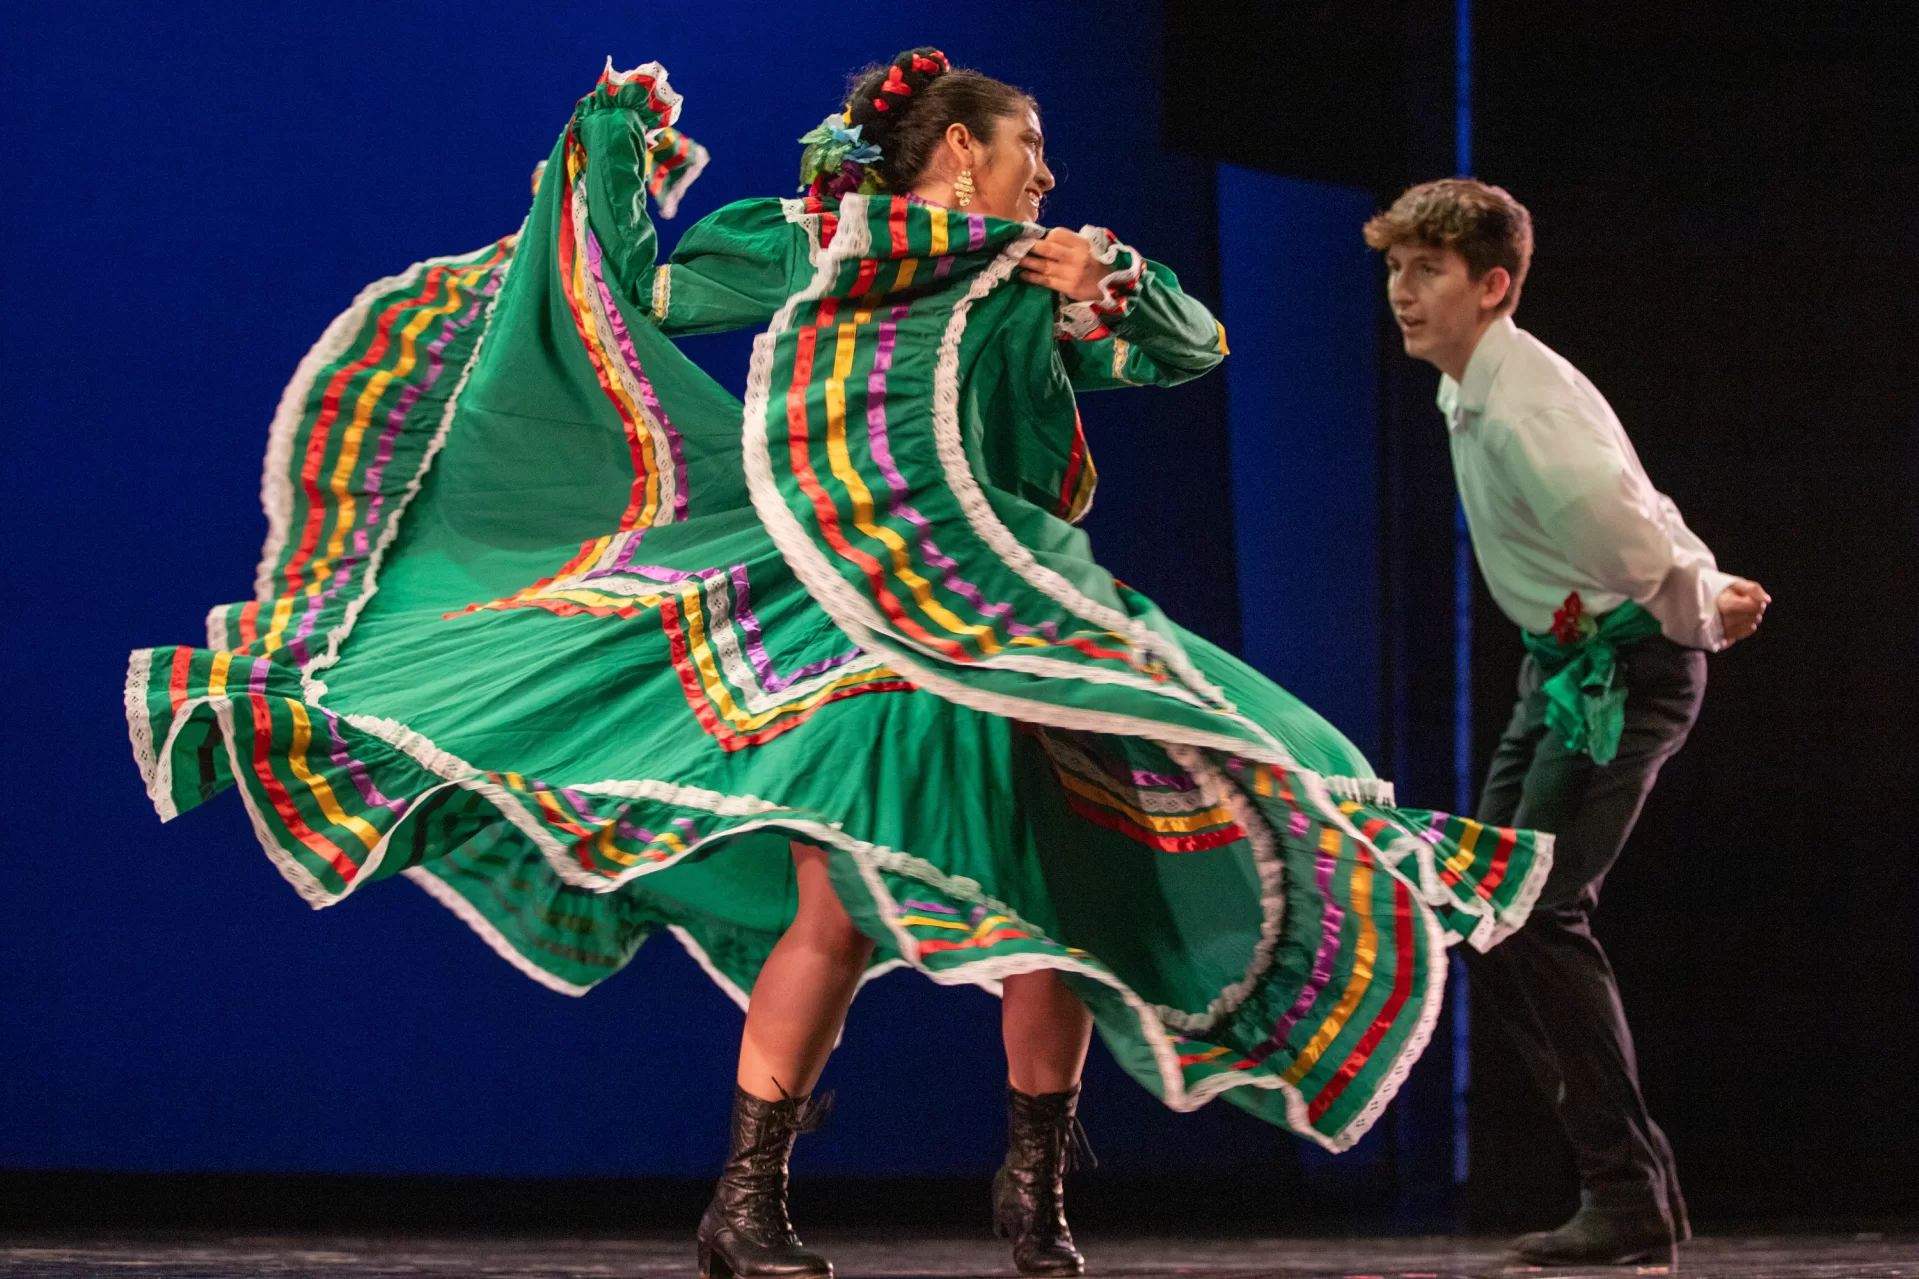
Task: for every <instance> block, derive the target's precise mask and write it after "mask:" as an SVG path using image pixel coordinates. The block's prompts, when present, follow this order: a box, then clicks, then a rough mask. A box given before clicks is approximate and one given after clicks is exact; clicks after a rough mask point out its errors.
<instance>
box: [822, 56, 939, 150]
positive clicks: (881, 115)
mask: <svg viewBox="0 0 1919 1279" xmlns="http://www.w3.org/2000/svg"><path fill="white" fill-rule="evenodd" d="M952 69H953V65H952V63H950V62H948V61H947V60H946V55H945V54H943V53H941V52H940V51H939V50H938V49H934V48H931V47H927V48H919V49H908V50H907V51H906V52H905V53H902V54H900V56H899V57H897V58H894V59H893V61H892V64H891V65H890V66H885V67H872V68H870V69H868V70H867V72H866V73H865V74H864V75H862V76H861V77H860V78H859V82H858V83H857V84H855V85H854V86H853V96H852V99H851V100H850V101H849V102H848V103H847V104H846V112H847V115H848V117H849V119H850V123H853V124H857V125H860V126H862V127H863V129H864V134H863V136H865V137H866V138H868V139H870V140H872V141H874V142H877V143H878V144H879V145H880V146H881V147H884V146H885V145H886V142H885V139H886V137H887V136H888V135H889V134H891V133H892V132H893V131H894V130H895V129H896V128H897V127H898V125H899V123H900V121H901V120H902V119H904V118H905V116H906V115H907V113H908V112H910V111H911V110H912V109H913V108H914V107H915V106H917V105H918V104H919V102H920V100H921V99H923V98H924V97H925V95H926V89H927V86H929V85H931V84H932V83H933V82H934V81H935V80H937V79H939V78H940V77H941V76H943V75H945V74H946V73H947V72H948V71H951V70H952Z"/></svg>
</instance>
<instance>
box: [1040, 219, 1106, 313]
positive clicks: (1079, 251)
mask: <svg viewBox="0 0 1919 1279" xmlns="http://www.w3.org/2000/svg"><path fill="white" fill-rule="evenodd" d="M1109 270H1110V268H1109V267H1108V266H1107V265H1106V264H1105V263H1104V262H1101V261H1100V260H1099V259H1098V258H1096V257H1094V256H1093V246H1092V245H1090V244H1088V243H1087V242H1086V237H1085V236H1083V235H1080V234H1079V233H1078V232H1075V231H1068V230H1067V229H1066V228H1064V227H1054V228H1053V229H1052V230H1051V231H1048V232H1047V233H1046V237H1045V238H1044V239H1041V240H1035V241H1033V247H1032V248H1031V249H1029V250H1027V253H1026V256H1025V257H1024V258H1022V259H1020V264H1019V273H1020V278H1021V279H1023V280H1025V281H1026V282H1027V283H1028V284H1037V285H1039V286H1040V287H1042V288H1047V289H1051V290H1053V292H1055V293H1063V294H1065V295H1066V296H1067V297H1069V298H1071V299H1072V300H1073V301H1075V302H1096V301H1098V300H1099V296H1100V287H1099V282H1100V281H1101V280H1103V279H1105V278H1106V275H1107V272H1108V271H1109Z"/></svg>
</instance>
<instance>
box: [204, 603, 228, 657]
mask: <svg viewBox="0 0 1919 1279" xmlns="http://www.w3.org/2000/svg"><path fill="white" fill-rule="evenodd" d="M228 607H229V606H228V605H226V604H215V605H214V606H213V607H212V608H210V609H208V610H207V647H208V648H210V649H212V650H213V651H214V652H216V653H217V652H219V651H221V650H222V649H224V648H226V647H227V608H228Z"/></svg>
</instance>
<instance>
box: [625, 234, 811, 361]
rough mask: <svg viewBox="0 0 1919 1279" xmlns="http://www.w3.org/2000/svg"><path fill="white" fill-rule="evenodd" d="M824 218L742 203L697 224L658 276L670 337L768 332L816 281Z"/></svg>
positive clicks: (657, 311)
mask: <svg viewBox="0 0 1919 1279" xmlns="http://www.w3.org/2000/svg"><path fill="white" fill-rule="evenodd" d="M818 256H819V215H818V214H809V213H807V212H806V210H805V206H804V202H803V201H800V200H741V201H740V202H738V203H737V204H729V205H727V206H726V207H725V208H723V209H719V210H716V211H715V212H713V213H711V214H709V215H708V216H706V217H704V218H702V219H701V220H700V221H699V222H697V223H695V224H694V225H693V226H692V227H691V228H689V229H688V230H687V232H686V235H685V236H684V237H683V238H682V239H681V240H680V243H679V247H678V248H676V249H674V251H673V256H672V259H671V260H670V261H669V262H668V263H667V264H666V265H665V266H662V267H661V268H660V269H659V271H658V273H657V274H656V275H655V276H654V277H653V283H652V297H651V298H650V300H649V310H648V313H649V314H650V315H651V316H652V317H653V322H654V323H655V324H657V325H659V326H660V330H661V332H663V333H665V334H666V335H667V336H668V337H681V336H688V335H692V334H696V333H723V332H726V331H727V330H729V329H746V328H764V327H765V326H766V323H767V321H769V320H771V319H772V318H773V314H774V312H776V311H778V310H779V309H780V307H781V306H782V305H784V304H785V302H786V299H787V298H789V297H791V296H792V295H793V293H794V292H795V291H796V290H797V289H799V288H800V287H801V286H802V285H803V284H804V283H805V282H806V279H807V278H808V277H809V276H810V275H811V274H812V270H813V266H812V264H813V262H814V260H815V259H816V258H817V257H818Z"/></svg>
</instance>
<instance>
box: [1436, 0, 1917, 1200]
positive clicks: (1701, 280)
mask: <svg viewBox="0 0 1919 1279" xmlns="http://www.w3.org/2000/svg"><path fill="white" fill-rule="evenodd" d="M1475 10H1476V12H1475V21H1474V37H1475V45H1476V49H1475V58H1474V78H1473V108H1474V118H1475V125H1476V134H1477V137H1476V145H1475V160H1476V168H1477V170H1478V176H1480V177H1482V178H1485V179H1486V180H1488V181H1493V182H1497V183H1500V184H1501V185H1504V186H1506V187H1508V188H1509V189H1511V190H1512V192H1513V193H1514V194H1515V195H1516V196H1518V197H1519V199H1520V200H1522V201H1523V202H1524V203H1526V204H1527V205H1528V206H1529V207H1530V208H1531V210H1532V212H1533V215H1534V218H1535V220H1536V223H1537V236H1538V254H1537V259H1536V261H1535V264H1534V268H1533V272H1532V277H1531V279H1530V281H1529V282H1528V283H1527V286H1526V290H1525V296H1524V299H1523V301H1522V304H1521V306H1520V310H1519V313H1518V315H1517V317H1516V318H1517V319H1518V322H1519V323H1520V325H1521V326H1522V327H1524V328H1526V329H1529V330H1530V331H1532V332H1533V333H1535V334H1537V335H1538V336H1539V337H1540V338H1541V339H1543V340H1544V341H1545V342H1546V343H1547V344H1548V345H1550V346H1552V347H1553V348H1554V349H1555V350H1557V351H1559V352H1560V353H1561V354H1562V355H1564V356H1566V357H1567V358H1568V359H1570V360H1571V361H1572V362H1573V363H1574V364H1576V365H1577V366H1578V367H1579V368H1580V369H1582V370H1583V371H1584V372H1585V373H1586V374H1587V376H1589V377H1590V378H1592V379H1593V381H1594V382H1595V383H1597V384H1598V386H1599V388H1600V390H1601V391H1602V392H1603V393H1604V394H1605V395H1606V397H1607V398H1608V399H1609V400H1610V401H1611V402H1612V405H1613V407H1614V408H1615V409H1616V410H1617V411H1618V413H1619V416H1620V418H1621V419H1622V421H1623V422H1624V423H1625V425H1626V429H1627V431H1628V432H1629V433H1630V434H1631V436H1632V438H1633V441H1634V443H1635V444H1636V445H1637V447H1638V450H1639V453H1640V456H1641V458H1642V459H1643V460H1644V462H1645V464H1646V466H1647V468H1648V470H1649V471H1650V472H1651V474H1652V477H1653V480H1654V482H1655V483H1656V484H1658V485H1659V486H1660V487H1661V488H1662V489H1663V490H1664V491H1665V492H1666V493H1668V494H1670V495H1671V496H1672V497H1673V498H1674V499H1675V500H1676V501H1677V502H1678V504H1679V506H1680V509H1681V510H1682V511H1684V512H1685V515H1686V518H1687V521H1688V523H1689V524H1691V526H1692V527H1693V528H1694V530H1695V531H1697V532H1698V533H1699V534H1700V535H1701V536H1702V537H1703V538H1704V539H1705V540H1706V542H1707V543H1708V545H1710V546H1711V547H1712V548H1713V549H1714V551H1715V552H1716V553H1717V554H1718V556H1719V560H1720V564H1721V566H1722V567H1724V568H1726V569H1727V570H1728V571H1731V572H1736V573H1742V574H1746V575H1749V576H1751V577H1753V578H1756V579H1757V580H1759V581H1760V582H1762V583H1764V584H1765V585H1766V586H1767V587H1768V588H1769V589H1770V590H1771V591H1772V593H1773V596H1774V599H1775V603H1774V605H1773V608H1772V610H1771V612H1770V613H1769V615H1768V617H1767V621H1766V623H1765V626H1764V628H1763V629H1762V630H1761V632H1760V633H1759V635H1758V636H1757V637H1756V638H1754V639H1753V640H1751V641H1749V642H1747V643H1745V644H1742V645H1740V646H1738V647H1736V648H1734V649H1733V650H1731V651H1729V652H1727V653H1725V654H1722V655H1720V656H1717V657H1715V658H1713V659H1712V660H1711V664H1710V677H1709V683H1708V688H1707V693H1706V702H1705V709H1704V713H1703V715H1702V717H1701V719H1700V722H1699V725H1698V727H1697V729H1696V730H1695V731H1694V733H1693V737H1692V740H1691V742H1690V743H1689V744H1688V745H1687V747H1686V748H1685V750H1684V751H1683V752H1681V753H1680V755H1679V756H1678V757H1677V758H1676V759H1675V760H1674V761H1673V762H1672V763H1671V764H1670V765H1668V767H1667V769H1666V771H1665V775H1664V776H1663V777H1662V778H1661V780H1660V782H1659V785H1658V787H1657V789H1656V790H1655V791H1654V793H1653V796H1652V799H1651V801H1650V802H1649V804H1648V805H1647V808H1646V811H1645V814H1644V816H1643V818H1642V819H1641V821H1640V824H1639V828H1638V831H1637V833H1636V834H1635V835H1634V837H1633V839H1632V841H1631V843H1630V844H1629V845H1628V846H1627V849H1626V853H1625V855H1624V857H1623V858H1622V859H1621V862H1620V864H1619V866H1618V867H1617V869H1616V870H1615V871H1614V873H1613V874H1612V876H1611V878H1610V880H1609V881H1608V883H1607V884H1606V886H1605V895H1604V900H1603V905H1602V908H1601V910H1600V913H1599V916H1598V924H1597V929H1598V932H1599V934H1600V937H1601V939H1602V941H1603V942H1604V943H1605V944H1606V946H1607V947H1608V949H1609V950H1610V951H1611V953H1612V956H1613V959H1614V962H1615V965H1616V967H1617V969H1618V971H1619V979H1620V984H1621V986H1622V988H1623V990H1624V994H1625V999H1626V1005H1627V1010H1628V1013H1629V1015H1630V1017H1631V1020H1632V1024H1633V1027H1634V1030H1635V1032H1636V1034H1637V1036H1638V1042H1639V1049H1640V1066H1641V1070H1642V1072H1643V1076H1644V1081H1645V1085H1646V1090H1647V1093H1648V1100H1649V1102H1650V1104H1651V1107H1652V1110H1653V1113H1654V1115H1655V1116H1656V1117H1657V1118H1658V1119H1659V1120H1660V1121H1661V1122H1662V1123H1663V1124H1664V1125H1665V1126H1666V1128H1667V1130H1668V1132H1669V1133H1670V1135H1671V1137H1672V1140H1673V1144H1674V1146H1675V1147H1676V1148H1677V1152H1678V1157H1679V1166H1680V1170H1681V1174H1682V1179H1683V1182H1684V1184H1685V1186H1686V1188H1687V1190H1688V1192H1689V1195H1690V1198H1691V1199H1692V1201H1693V1206H1694V1210H1695V1215H1704V1216H1706V1217H1707V1218H1708V1220H1711V1219H1714V1218H1717V1219H1719V1220H1722V1221H1724V1220H1731V1219H1735V1218H1739V1217H1748V1218H1750V1217H1758V1216H1764V1215H1778V1214H1784V1215H1794V1216H1803V1215H1811V1214H1820V1215H1829V1214H1845V1215H1860V1214H1874V1213H1896V1212H1903V1211H1911V1210H1915V1209H1919V1159H1916V1158H1915V1152H1914V1134H1915V1133H1919V1097H1916V1096H1915V1088H1914V1079H1915V1058H1916V1057H1919V874H1915V870H1914V860H1915V851H1916V850H1915V842H1916V838H1919V806H1916V805H1915V797H1919V769H1916V766H1915V756H1916V755H1919V732H1916V731H1915V725H1916V724H1919V697H1916V696H1915V692H1916V691H1919V690H1916V687H1915V680H1914V675H1913V666H1914V660H1915V658H1919V623H1916V622H1915V615H1916V614H1919V607H1916V606H1919V598H1916V592H1919V575H1916V574H1915V572H1914V567H1913V565H1914V556H1915V550H1916V549H1919V499H1916V498H1915V492H1916V491H1919V489H1916V487H1915V486H1916V484H1919V450H1916V449H1915V434H1916V433H1919V412H1916V410H1915V403H1916V401H1915V387H1919V360H1915V358H1914V354H1913V352H1914V343H1915V337H1919V215H1916V214H1915V208H1916V207H1919V206H1915V196H1916V195H1919V191H1915V185H1916V184H1915V181H1914V171H1915V164H1916V163H1919V92H1915V85H1916V84H1919V81H1915V79H1914V73H1913V67H1914V66H1915V65H1919V59H1916V55H1919V40H1916V39H1915V34H1916V32H1919V26H1916V18H1919V7H1915V6H1913V5H1910V4H1898V3H1893V4H1879V5H1872V4H1856V3H1844V4H1794V5H1778V6H1765V5H1754V4H1751V3H1742V4H1726V5H1703V4H1697V3H1693V4H1677V5H1675V4H1671V3H1669V2H1668V3H1648V2H1644V0H1613V2H1612V3H1608V4H1605V5H1578V6H1568V5H1540V4H1537V3H1534V2H1532V0H1475ZM1475 621H1476V626H1475V634H1476V636H1477V639H1476V641H1475V645H1474V648H1475V652H1474V706H1475V712H1476V714H1475V719H1476V726H1477V730H1476V734H1475V735H1476V738H1477V741H1476V748H1477V750H1476V753H1477V756H1478V761H1477V762H1478V764H1479V771H1480V775H1481V776H1483V770H1484V763H1485V759H1486V755H1487V752H1488V750H1489V749H1490V747H1491V745H1492V743H1493V741H1494V740H1495V739H1496V737H1497V734H1498V731H1499V729H1500V727H1501V726H1502V725H1503V723H1504V721H1505V718H1506V716H1507V714H1508V713H1509V710H1510V706H1511V691H1512V677H1513V673H1514V670H1515V668H1516V666H1517V663H1518V660H1519V647H1518V643H1517V637H1516V634H1515V633H1514V630H1513V628H1512V625H1511V624H1510V623H1508V622H1506V621H1505V620H1504V618H1502V617H1500V616H1499V614H1498V613H1497V611H1496V610H1495V609H1494V608H1493V607H1492V605H1491V601H1490V599H1489V598H1487V597H1486V596H1485V594H1484V590H1483V588H1481V591H1480V597H1479V608H1478V610H1477V616H1476V618H1475ZM1483 1031H1485V1028H1484V1027H1480V1026H1476V1027H1475V1034H1474V1077H1473V1083H1472V1090H1471V1097H1470V1101H1471V1114H1472V1122H1473V1137H1474V1140H1473V1169H1474V1171H1473V1179H1472V1186H1473V1195H1472V1200H1473V1206H1474V1208H1475V1209H1476V1214H1477V1215H1478V1217H1479V1218H1480V1220H1482V1221H1483V1222H1486V1223H1487V1224H1492V1223H1494V1222H1513V1223H1517V1222H1518V1221H1520V1220H1528V1221H1544V1220H1548V1219H1550V1218H1552V1217H1553V1216H1554V1215H1555V1214H1557V1213H1559V1212H1560V1211H1562V1210H1564V1209H1565V1208H1567V1207H1568V1206H1570V1201H1571V1194H1572V1182H1571V1179H1570V1175H1569V1172H1568V1170H1567V1167H1566V1164H1565V1152H1564V1150H1563V1147H1562V1146H1561V1143H1560V1142H1559V1140H1558V1138H1557V1133H1556V1130H1555V1129H1554V1126H1553V1124H1552V1121H1551V1118H1550V1116H1549V1115H1548V1114H1547V1112H1546V1111H1545V1109H1544V1107H1543V1105H1542V1104H1541V1103H1539V1102H1538V1101H1537V1100H1536V1099H1535V1098H1534V1097H1533V1095H1532V1092H1531V1089H1530V1087H1529V1086H1528V1085H1527V1083H1526V1081H1525V1080H1524V1078H1523V1077H1522V1072H1521V1070H1520V1068H1519V1066H1518V1065H1517V1063H1516V1061H1515V1060H1514V1059H1513V1058H1512V1056H1511V1055H1510V1053H1509V1051H1508V1050H1507V1049H1506V1047H1505V1045H1504V1044H1503V1043H1502V1042H1500V1041H1499V1040H1498V1038H1497V1035H1496V1032H1490V1033H1482V1032H1483Z"/></svg>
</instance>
